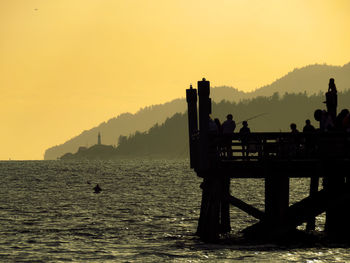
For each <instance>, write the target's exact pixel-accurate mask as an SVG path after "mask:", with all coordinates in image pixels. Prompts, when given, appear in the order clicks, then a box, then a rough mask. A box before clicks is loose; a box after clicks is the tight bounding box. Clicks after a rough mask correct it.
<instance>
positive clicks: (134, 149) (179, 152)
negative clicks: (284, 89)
mask: <svg viewBox="0 0 350 263" xmlns="http://www.w3.org/2000/svg"><path fill="white" fill-rule="evenodd" d="M213 92H214V91H213ZM338 99H339V107H338V108H339V110H338V111H340V110H341V109H343V108H349V106H350V91H349V90H348V91H346V92H343V93H339V98H338ZM322 101H324V95H323V94H319V95H313V96H307V95H306V94H305V93H299V94H291V93H290V94H286V95H284V96H283V97H279V96H278V95H277V94H274V95H273V96H270V97H257V98H254V99H251V100H246V101H244V102H240V103H232V102H227V101H222V102H220V103H213V107H212V108H213V114H212V117H213V118H216V117H218V118H219V119H220V120H221V122H222V121H224V120H225V116H226V115H227V113H232V114H233V116H234V119H235V120H236V122H237V128H236V129H237V131H239V129H240V128H241V127H242V124H241V123H240V122H241V121H243V120H245V119H247V118H249V117H252V116H255V115H258V114H261V113H266V114H265V115H263V116H261V117H258V118H256V119H253V120H251V121H248V123H249V127H250V129H251V131H252V132H257V131H275V132H279V131H284V132H287V131H290V127H289V126H290V124H291V123H296V125H297V128H298V129H299V130H300V131H302V128H303V126H304V125H305V120H306V119H310V120H311V123H312V124H313V125H314V126H315V127H316V128H318V123H317V122H316V121H315V120H314V117H313V114H314V111H315V110H316V109H325V104H324V103H322ZM117 152H118V154H119V155H120V156H122V157H170V158H180V157H182V158H183V157H187V156H188V134H187V114H175V115H174V116H173V117H171V118H169V119H167V120H166V121H165V123H164V124H163V125H160V126H159V125H155V126H154V127H152V128H151V129H150V130H149V131H147V132H144V133H139V132H138V133H136V134H134V135H132V136H129V138H128V139H125V140H123V143H121V144H120V145H119V146H118V148H117Z"/></svg>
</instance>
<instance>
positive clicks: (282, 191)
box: [265, 171, 289, 227]
mask: <svg viewBox="0 0 350 263" xmlns="http://www.w3.org/2000/svg"><path fill="white" fill-rule="evenodd" d="M288 207H289V178H288V177H286V176H281V175H280V174H278V171H269V172H268V174H267V175H266V178H265V216H266V221H268V222H270V223H271V225H273V226H274V227H275V226H278V227H283V226H284V225H286V224H287V212H288Z"/></svg>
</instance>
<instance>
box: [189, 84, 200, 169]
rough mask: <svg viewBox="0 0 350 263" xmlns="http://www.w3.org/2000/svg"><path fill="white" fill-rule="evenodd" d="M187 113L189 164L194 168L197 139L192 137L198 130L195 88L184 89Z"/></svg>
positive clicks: (196, 162)
mask: <svg viewBox="0 0 350 263" xmlns="http://www.w3.org/2000/svg"><path fill="white" fill-rule="evenodd" d="M186 100H187V115H188V137H189V146H190V166H191V168H194V169H196V168H197V167H198V141H197V140H196V138H194V136H195V134H196V133H197V132H198V117H197V90H196V89H193V88H192V85H191V86H190V88H189V89H187V90H186Z"/></svg>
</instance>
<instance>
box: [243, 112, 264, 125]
mask: <svg viewBox="0 0 350 263" xmlns="http://www.w3.org/2000/svg"><path fill="white" fill-rule="evenodd" d="M266 114H268V113H266V112H265V113H260V114H258V115H255V116H253V117H250V118H248V119H245V120H244V121H250V120H253V119H256V118H258V117H260V116H263V115H266ZM244 121H240V122H238V123H237V124H241V123H243V122H244Z"/></svg>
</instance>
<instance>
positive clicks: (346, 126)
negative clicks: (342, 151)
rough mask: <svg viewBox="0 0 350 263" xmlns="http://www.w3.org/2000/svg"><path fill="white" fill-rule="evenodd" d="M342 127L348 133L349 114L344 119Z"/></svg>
mask: <svg viewBox="0 0 350 263" xmlns="http://www.w3.org/2000/svg"><path fill="white" fill-rule="evenodd" d="M343 127H344V130H345V131H346V132H350V113H349V114H347V115H346V116H345V117H344V120H343Z"/></svg>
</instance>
